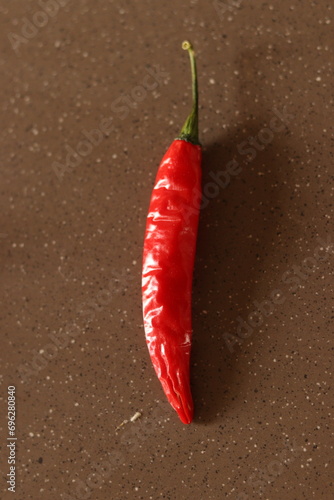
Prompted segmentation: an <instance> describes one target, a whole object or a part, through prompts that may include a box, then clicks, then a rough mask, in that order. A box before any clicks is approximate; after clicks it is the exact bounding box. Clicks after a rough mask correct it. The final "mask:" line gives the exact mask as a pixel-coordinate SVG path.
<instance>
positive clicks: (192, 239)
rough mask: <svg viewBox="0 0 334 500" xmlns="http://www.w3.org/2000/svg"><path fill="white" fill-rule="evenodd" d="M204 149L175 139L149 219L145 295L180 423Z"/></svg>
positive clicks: (184, 410)
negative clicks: (202, 150)
mask: <svg viewBox="0 0 334 500" xmlns="http://www.w3.org/2000/svg"><path fill="white" fill-rule="evenodd" d="M201 158H202V152H201V147H200V146H197V145H194V144H192V143H190V142H187V141H184V140H179V139H176V140H175V141H173V142H172V144H171V146H170V147H169V149H168V150H167V152H166V154H165V155H164V157H163V159H162V161H161V163H160V166H159V169H158V173H157V176H156V180H155V186H154V188H153V192H152V196H151V202H150V207H149V213H148V216H147V223H146V233H145V242H144V255H143V272H142V297H143V317H144V328H145V335H146V342H147V345H148V349H149V353H150V356H151V359H152V363H153V366H154V368H155V371H156V374H157V376H158V378H159V380H160V382H161V384H162V387H163V389H164V392H165V394H166V396H167V399H168V401H169V402H170V404H171V405H172V407H173V408H174V409H175V410H176V411H177V413H178V415H179V417H180V419H181V421H182V422H183V423H185V424H189V423H190V422H191V421H192V418H193V401H192V396H191V390H190V369H189V361H190V350H191V336H192V326H191V291H192V276H193V268H194V260H195V250H196V239H197V227H198V218H199V204H200V198H201Z"/></svg>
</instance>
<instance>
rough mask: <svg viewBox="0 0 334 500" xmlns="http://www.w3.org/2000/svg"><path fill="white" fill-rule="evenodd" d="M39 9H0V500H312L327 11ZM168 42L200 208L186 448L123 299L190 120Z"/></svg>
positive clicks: (139, 5) (328, 437) (326, 156)
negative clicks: (11, 435) (12, 438)
mask: <svg viewBox="0 0 334 500" xmlns="http://www.w3.org/2000/svg"><path fill="white" fill-rule="evenodd" d="M41 4H43V5H45V4H47V5H49V14H44V15H43V14H42V15H41V14H40V12H41V6H40V5H41ZM51 4H53V5H55V1H53V2H51V0H50V2H40V3H39V2H35V1H22V0H15V1H14V0H13V1H11V2H5V1H2V2H1V4H0V13H1V21H0V23H1V29H0V33H1V35H0V38H1V58H0V62H1V68H2V71H3V77H2V100H1V102H2V104H1V108H2V129H1V229H0V233H1V234H0V238H1V302H2V306H1V332H2V333H1V358H2V359H1V370H0V375H1V378H0V382H1V398H2V399H1V405H0V410H1V414H0V427H1V429H3V432H2V433H1V443H0V446H1V473H2V484H1V498H4V499H7V498H17V499H18V500H30V499H33V500H39V499H42V498H43V499H44V498H47V499H48V500H54V499H65V500H70V499H72V500H74V499H77V500H78V499H92V500H107V499H108V500H109V499H111V498H112V499H117V500H126V499H138V500H139V499H143V500H151V499H152V500H159V499H168V500H188V499H189V500H197V499H198V500H200V499H206V500H220V499H222V498H228V499H231V500H247V499H257V498H263V499H268V500H281V499H282V498H284V499H285V500H304V499H305V500H309V499H313V498H314V499H317V500H318V499H323V500H331V499H332V498H333V484H332V478H333V463H332V459H333V420H332V417H333V416H332V402H333V399H331V391H332V387H331V385H332V381H333V374H332V371H333V364H332V359H333V354H332V352H333V351H332V349H333V344H332V336H333V274H332V270H333V263H334V249H333V248H334V247H333V240H334V236H333V118H334V116H333V41H334V39H333V23H334V19H333V7H332V5H331V3H330V2H325V1H323V0H322V1H315V2H295V1H291V0H290V1H286V0H283V1H282V2H269V3H268V2H262V1H259V0H257V1H254V2H249V1H247V2H246V1H239V2H234V6H231V5H232V4H233V2H226V4H225V6H224V3H223V2H218V1H216V2H205V1H204V0H198V1H196V0H192V1H189V2H176V1H168V2H166V1H160V2H152V1H151V2H150V1H148V0H143V1H142V2H134V1H132V2H123V1H122V2H116V1H109V2H106V1H103V0H99V1H96V2H93V1H88V0H80V1H76V2H74V0H71V1H70V0H68V1H66V0H63V1H62V2H61V1H60V0H59V2H58V4H62V6H60V7H59V8H57V9H56V10H57V12H55V7H53V9H54V10H52V9H51V10H50V8H51V7H50V5H51ZM237 4H238V5H237ZM226 5H230V7H226ZM25 19H27V20H28V21H26V20H25ZM29 22H36V23H37V24H40V25H43V26H40V27H39V28H34V27H31V25H29V26H28V24H29ZM22 29H23V32H24V34H25V35H26V36H29V38H27V37H25V38H24V36H23V35H22ZM24 30H25V31H24ZM11 33H12V34H13V33H14V34H15V35H16V38H15V39H14V38H13V35H11ZM18 36H20V37H21V38H18ZM186 38H189V39H190V40H192V42H193V44H194V46H195V47H196V49H197V54H198V69H199V85H200V109H201V116H200V129H201V140H202V143H203V146H204V164H203V187H204V193H205V196H206V197H205V199H204V203H203V208H202V211H201V219H200V228H199V240H198V251H197V258H196V268H195V279H194V290H193V296H194V301H193V322H194V336H193V353H192V389H193V395H194V400H195V407H196V415H195V421H194V422H193V423H192V424H191V425H190V426H185V425H182V424H181V423H180V421H179V420H178V418H177V416H176V414H175V413H174V412H173V410H172V409H171V408H170V407H169V406H168V405H167V404H166V403H165V400H164V396H163V393H162V390H161V387H160V384H159V382H158V380H157V379H156V377H155V374H154V372H153V368H152V366H151V363H150V359H149V355H148V351H147V347H146V345H145V341H144V332H143V327H142V315H141V299H140V271H141V252H142V241H143V232H144V226H145V217H146V210H147V207H148V202H149V197H150V191H151V189H152V184H153V179H154V176H155V172H156V168H157V165H158V163H159V161H160V159H161V157H162V155H163V153H164V152H165V150H166V148H167V146H168V145H169V143H170V141H171V140H172V139H173V138H174V137H175V135H176V134H177V133H178V131H179V128H180V126H181V124H182V123H183V121H184V118H185V116H186V114H187V112H188V109H189V106H190V76H189V63H188V58H187V56H186V54H185V53H184V52H183V51H182V50H181V48H180V44H181V42H182V40H183V39H186ZM12 44H14V46H15V47H14V48H13V47H12ZM157 65H159V71H158V73H156V66H157ZM152 72H153V73H154V72H155V74H156V75H157V76H156V77H155V80H153V78H152ZM148 75H150V76H148ZM143 85H149V86H150V88H146V89H145V88H143ZM153 87H154V88H153ZM122 95H123V96H124V97H123V98H122V97H121V96H122ZM121 101H122V102H121ZM124 103H126V104H125V105H124ZM121 106H123V107H121ZM109 117H111V120H107V119H108V118H109ZM103 127H104V131H105V133H104V134H103V135H102V133H101V132H100V133H95V135H94V137H93V136H92V139H93V140H94V141H95V143H96V144H95V145H93V146H90V147H89V146H88V148H87V142H86V145H85V143H82V141H83V140H85V136H84V131H86V132H89V131H91V130H93V129H98V128H103ZM106 129H108V131H106ZM254 141H255V142H254ZM80 142H81V144H79V143H80ZM85 147H86V149H85ZM73 150H78V151H79V152H80V153H81V156H80V157H79V156H78V155H76V156H75V153H73ZM68 151H72V152H71V153H70V157H71V158H70V159H71V160H72V164H74V166H72V167H70V168H68V171H66V172H64V175H63V177H62V178H59V176H57V175H56V173H55V162H58V167H59V163H62V164H64V163H65V159H66V156H67V155H68V154H69V153H68ZM75 163H76V165H75ZM227 169H229V170H230V171H231V170H232V174H233V175H229V176H228V175H227V174H226V171H227ZM58 171H59V170H58ZM319 238H320V240H319ZM259 308H260V309H261V310H262V314H261V315H260V313H256V311H258V310H259ZM243 322H247V324H248V326H245V323H243ZM241 324H242V325H243V326H242V327H241V326H240V325H241ZM8 385H15V386H16V399H17V408H18V415H17V463H16V467H17V478H16V480H17V484H16V493H15V494H13V493H9V492H7V490H6V488H7V486H6V474H7V473H8V465H7V463H6V462H7V450H6V443H7V441H6V436H7V430H6V425H7V422H6V407H5V399H6V391H7V386H8ZM137 411H138V412H140V413H141V416H140V418H138V419H137V420H136V421H135V422H128V423H126V424H124V425H123V426H122V427H121V428H120V429H118V431H117V432H116V431H115V429H116V427H117V426H119V425H120V424H121V423H122V422H123V421H124V420H129V419H130V418H131V417H132V416H133V415H134V414H135V413H136V412H137Z"/></svg>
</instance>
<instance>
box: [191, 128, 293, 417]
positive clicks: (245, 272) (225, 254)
mask: <svg viewBox="0 0 334 500" xmlns="http://www.w3.org/2000/svg"><path fill="white" fill-rule="evenodd" d="M265 123H266V121H265V120H264V121H259V120H257V121H254V123H253V124H252V125H251V126H248V127H245V128H243V129H242V131H240V129H239V131H237V130H236V131H234V132H232V133H231V134H230V135H228V136H224V137H222V139H221V140H219V141H217V142H216V143H215V144H212V145H211V146H209V147H208V148H206V149H205V150H204V152H203V182H202V185H203V188H204V202H203V206H202V208H201V212H200V223H199V232H198V242H197V253H196V261H195V271H194V285H193V348H192V358H191V377H192V391H193V397H194V403H195V421H196V422H198V423H207V422H210V421H213V420H223V419H224V417H226V415H228V414H229V412H233V408H234V407H236V405H237V406H240V401H238V399H239V397H240V395H241V394H242V390H243V383H244V381H245V380H246V377H247V372H248V367H247V366H242V363H240V361H239V359H238V357H239V354H240V350H242V351H243V358H244V359H245V357H246V359H247V350H248V348H247V346H248V344H249V342H255V343H256V342H257V341H258V340H257V337H258V336H260V337H261V334H259V333H258V332H257V331H256V328H255V329H254V330H255V331H254V334H252V336H251V337H250V338H249V339H245V340H243V341H242V344H241V345H240V344H237V343H235V344H233V338H232V348H229V345H230V346H231V343H229V344H228V342H229V341H226V337H227V334H232V335H234V336H237V326H238V325H239V322H238V320H237V318H238V317H240V318H242V319H244V320H246V321H247V316H248V314H249V313H250V312H252V311H254V310H255V307H254V305H252V301H253V300H254V299H256V298H258V297H257V295H256V289H257V286H258V285H257V283H259V282H260V283H261V280H265V279H266V266H270V256H271V253H272V252H273V249H274V246H273V245H274V241H275V237H276V235H277V232H278V231H279V225H280V224H282V218H283V219H285V217H284V211H283V209H282V206H284V197H285V196H286V193H284V183H283V182H282V180H283V179H282V178H281V179H280V176H282V175H283V173H284V168H285V169H286V167H285V165H286V164H287V162H288V161H289V160H288V152H287V151H286V148H284V135H285V134H286V133H289V131H288V129H284V130H282V131H281V132H277V133H276V134H274V137H273V140H272V142H271V143H270V144H267V145H266V146H265V147H264V148H263V150H261V151H257V153H256V157H255V158H254V159H252V160H250V158H247V156H246V155H245V156H244V155H241V154H240V153H238V150H237V145H238V144H239V143H240V142H242V141H243V140H245V139H247V137H249V136H257V134H258V132H259V131H260V130H261V129H262V128H263V127H264V126H265ZM233 158H235V160H236V161H237V162H238V165H239V166H240V167H241V171H240V172H239V173H238V174H237V175H234V176H230V180H229V182H228V183H227V182H226V176H225V177H224V176H223V175H221V179H222V181H223V182H225V183H226V184H227V185H226V187H219V189H217V188H216V189H215V188H214V182H213V177H212V176H213V173H216V174H217V173H218V172H220V171H224V170H226V165H227V163H228V162H230V161H231V160H232V159H233ZM282 166H284V168H283V169H282ZM208 183H212V184H211V185H210V188H209V187H208ZM205 193H207V194H209V196H210V197H211V198H209V197H205ZM285 223H288V222H287V221H285V220H284V224H285ZM266 298H267V297H263V299H266ZM249 356H250V359H251V358H252V354H251V353H250V354H249Z"/></svg>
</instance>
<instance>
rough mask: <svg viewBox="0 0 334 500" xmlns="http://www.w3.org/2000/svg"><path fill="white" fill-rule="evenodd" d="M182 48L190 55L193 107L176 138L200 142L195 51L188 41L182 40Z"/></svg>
mask: <svg viewBox="0 0 334 500" xmlns="http://www.w3.org/2000/svg"><path fill="white" fill-rule="evenodd" d="M182 48H183V49H184V50H187V51H188V52H189V57H190V66H191V85H192V97H193V107H192V110H191V113H190V115H189V116H188V118H187V119H186V121H185V123H184V125H183V127H182V129H181V132H180V135H179V137H178V139H182V140H184V141H188V142H192V143H193V144H200V143H199V139H198V84H197V70H196V59H195V52H194V49H193V47H192V45H191V43H190V42H183V44H182Z"/></svg>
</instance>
